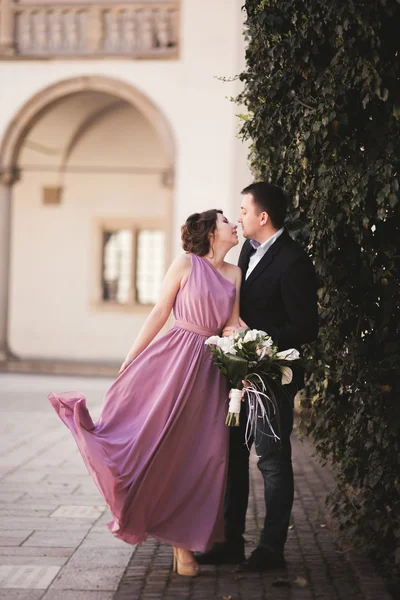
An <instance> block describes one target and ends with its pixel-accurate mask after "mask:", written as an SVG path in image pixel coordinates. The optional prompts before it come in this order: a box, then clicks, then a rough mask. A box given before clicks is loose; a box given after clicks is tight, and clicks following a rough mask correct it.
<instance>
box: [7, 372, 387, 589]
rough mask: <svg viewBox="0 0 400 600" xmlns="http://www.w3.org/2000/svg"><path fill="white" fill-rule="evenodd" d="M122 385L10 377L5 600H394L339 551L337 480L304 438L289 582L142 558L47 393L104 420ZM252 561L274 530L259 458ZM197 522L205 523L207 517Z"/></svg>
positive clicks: (147, 548)
mask: <svg viewBox="0 0 400 600" xmlns="http://www.w3.org/2000/svg"><path fill="white" fill-rule="evenodd" d="M109 384H110V380H107V379H100V378H98V379H96V378H83V377H81V378H76V377H55V376H52V377H50V376H44V375H40V376H33V375H17V374H0V598H1V599H5V600H17V599H18V600H39V599H43V600H184V599H185V600H214V599H219V600H223V599H225V600H256V599H257V600H263V599H271V600H314V599H315V600H390V597H389V595H388V594H387V593H386V591H385V588H384V585H383V582H382V580H381V579H379V578H378V577H376V576H375V575H374V573H373V570H372V569H371V565H370V563H369V562H368V561H366V560H365V559H363V558H362V557H360V556H357V555H355V554H354V553H353V551H352V550H351V549H350V548H347V547H345V548H342V547H340V546H339V545H337V543H335V536H334V535H333V534H332V531H331V530H330V527H329V524H327V522H326V520H325V516H324V509H323V499H324V497H325V495H326V493H327V491H328V490H329V489H330V487H331V486H332V476H331V474H330V472H329V470H328V469H327V468H323V467H322V466H320V465H319V464H318V463H316V462H315V460H314V459H313V458H312V456H311V453H312V452H311V448H310V446H309V445H308V444H307V443H306V442H304V443H303V444H302V443H300V442H299V441H298V440H297V439H296V436H295V435H293V458H294V470H295V503H294V508H293V514H292V526H291V529H290V531H289V538H288V542H287V546H286V558H287V561H288V569H287V571H276V572H274V573H268V574H264V575H258V574H250V575H249V574H246V575H243V574H240V573H237V572H234V570H233V569H232V568H231V567H220V568H215V567H202V570H201V575H200V576H199V577H197V578H195V579H190V578H184V577H180V576H178V575H175V574H172V573H171V563H172V552H171V549H170V548H169V547H168V546H165V545H161V544H159V543H157V542H155V541H153V540H149V541H148V542H147V543H146V544H145V545H143V546H141V547H138V548H136V549H135V548H132V547H131V546H128V545H127V544H124V543H123V542H121V541H119V540H117V539H115V538H114V537H113V536H112V535H111V534H110V533H109V532H108V530H107V529H106V523H107V521H108V520H109V518H110V515H109V513H108V511H107V510H106V507H105V505H104V502H103V501H102V498H101V496H100V495H99V493H98V491H97V488H96V487H95V485H94V484H93V483H92V481H91V479H90V478H89V476H88V474H87V472H86V469H85V467H84V465H83V462H82V460H81V458H80V455H79V454H78V451H77V449H76V446H75V443H74V441H73V438H72V436H71V435H70V433H69V432H68V431H67V429H66V428H65V426H64V425H63V424H62V423H61V422H60V421H59V420H58V418H57V417H56V415H55V413H54V411H53V409H52V408H51V406H50V404H49V403H48V401H47V398H46V396H47V393H48V392H49V391H51V390H54V391H67V390H71V389H80V390H82V391H84V392H85V394H86V395H87V397H88V403H89V406H90V408H91V412H92V414H93V415H94V416H96V413H98V410H99V406H100V402H101V399H102V397H103V394H104V392H105V391H106V389H107V388H108V386H109ZM251 473H252V484H251V498H250V506H249V512H248V523H247V534H246V538H247V552H248V553H249V552H251V550H252V549H253V548H254V547H255V543H256V539H257V532H258V530H259V528H260V525H261V522H262V519H263V487H262V480H261V476H260V474H259V473H258V472H257V467H256V462H255V457H253V458H252V469H251ZM193 518H196V517H195V515H194V517H193Z"/></svg>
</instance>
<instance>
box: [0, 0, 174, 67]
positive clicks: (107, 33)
mask: <svg viewBox="0 0 400 600" xmlns="http://www.w3.org/2000/svg"><path fill="white" fill-rule="evenodd" d="M178 30H179V2H178V1H177V0H175V2H173V1H171V2H168V1H164V2H153V1H151V0H147V1H145V2H144V1H143V2H135V1H131V2H125V3H119V2H115V1H114V2H113V1H110V2H108V3H94V2H93V1H92V2H90V0H87V1H86V2H82V3H72V2H69V3H62V2H52V3H49V2H45V1H44V0H42V2H41V3H38V4H36V3H35V4H33V3H31V2H29V3H28V2H25V3H22V2H18V3H17V2H14V1H12V0H0V60H7V59H8V60H10V59H11V60H12V59H51V58H56V59H60V58H69V59H71V58H99V57H111V58H112V57H115V58H135V59H146V58H147V59H150V58H151V59H165V58H177V57H178V55H179V31H178Z"/></svg>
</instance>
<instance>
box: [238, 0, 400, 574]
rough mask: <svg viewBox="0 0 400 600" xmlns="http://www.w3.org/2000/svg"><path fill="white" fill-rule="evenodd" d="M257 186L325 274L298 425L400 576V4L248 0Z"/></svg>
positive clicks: (339, 496)
mask: <svg viewBox="0 0 400 600" xmlns="http://www.w3.org/2000/svg"><path fill="white" fill-rule="evenodd" d="M244 9H245V11H246V14H247V26H246V32H247V34H246V35H247V38H248V47H247V52H246V69H245V71H244V72H243V73H242V74H241V75H240V78H241V79H242V80H243V81H244V85H245V88H244V92H243V94H242V95H241V97H240V98H239V101H240V102H242V103H244V104H245V106H246V107H247V111H248V112H247V113H246V114H245V115H243V119H244V121H243V127H242V135H243V137H244V138H247V139H250V140H251V141H252V147H251V164H252V168H253V171H254V174H255V176H256V178H257V179H267V180H270V181H272V182H274V183H276V184H278V185H281V186H283V187H284V188H285V189H286V191H287V192H288V193H289V195H290V196H291V198H292V206H291V209H290V220H289V224H288V226H289V230H290V231H291V233H292V235H293V236H294V237H296V238H298V239H300V240H301V241H302V242H303V243H304V244H305V245H306V246H307V247H308V251H309V254H310V255H311V257H312V258H313V260H314V262H315V267H316V270H317V273H318V277H319V284H320V289H319V303H320V306H319V308H320V325H321V329H320V337H319V342H318V344H317V346H316V347H314V348H312V349H310V356H311V357H312V358H311V363H310V373H311V376H310V380H309V384H308V387H307V390H306V397H305V398H304V399H303V418H304V420H305V421H306V423H307V425H308V428H309V431H310V433H311V435H312V437H313V440H314V443H315V444H316V447H317V450H318V452H319V453H320V454H321V455H322V457H325V458H326V459H327V460H328V461H329V462H330V463H331V464H333V466H334V468H335V469H336V471H337V474H338V487H337V490H336V493H335V494H334V498H333V508H334V511H335V513H336V515H337V517H338V519H339V521H340V523H341V524H342V526H344V527H348V526H352V527H353V528H354V533H355V538H356V539H358V540H359V541H361V542H362V544H363V547H364V548H366V549H367V550H368V551H369V552H370V554H371V555H373V556H374V557H375V558H378V559H379V560H380V562H381V564H382V565H383V567H384V568H385V569H386V570H387V572H389V571H390V572H392V573H393V572H394V573H396V572H397V574H398V573H399V572H400V382H399V380H400V349H399V324H400V286H399V259H400V219H399V174H400V55H399V52H400V4H399V3H398V2H396V0H387V1H385V0H374V1H364V2H358V1H357V2H356V1H354V0H346V2H343V1H342V0H330V1H328V2H327V1H326V0H301V1H299V0H247V1H246V2H245V6H244Z"/></svg>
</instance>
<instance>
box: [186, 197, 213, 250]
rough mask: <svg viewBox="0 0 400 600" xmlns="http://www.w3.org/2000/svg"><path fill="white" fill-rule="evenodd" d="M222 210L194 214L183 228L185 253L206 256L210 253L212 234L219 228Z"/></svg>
mask: <svg viewBox="0 0 400 600" xmlns="http://www.w3.org/2000/svg"><path fill="white" fill-rule="evenodd" d="M218 213H220V214H221V215H222V210H217V209H214V208H213V209H211V210H205V211H204V212H202V213H194V214H193V215H190V217H188V218H187V219H186V223H185V224H184V225H182V227H181V234H182V236H181V237H182V247H183V249H184V250H185V252H193V254H197V255H198V256H205V255H206V254H208V252H209V251H210V237H209V236H210V233H214V231H215V229H216V227H217V214H218Z"/></svg>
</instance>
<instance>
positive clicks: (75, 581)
mask: <svg viewBox="0 0 400 600" xmlns="http://www.w3.org/2000/svg"><path fill="white" fill-rule="evenodd" d="M124 570H125V569H124V567H102V568H101V569H98V568H97V569H90V570H89V569H88V570H81V569H74V568H72V567H69V565H67V566H66V567H65V568H64V569H63V571H62V573H61V575H60V577H59V578H57V580H56V581H55V582H54V583H53V585H52V586H51V589H54V590H81V591H83V590H94V591H96V590H102V591H114V590H116V589H117V587H118V584H119V582H120V580H121V578H122V575H123V574H124Z"/></svg>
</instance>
